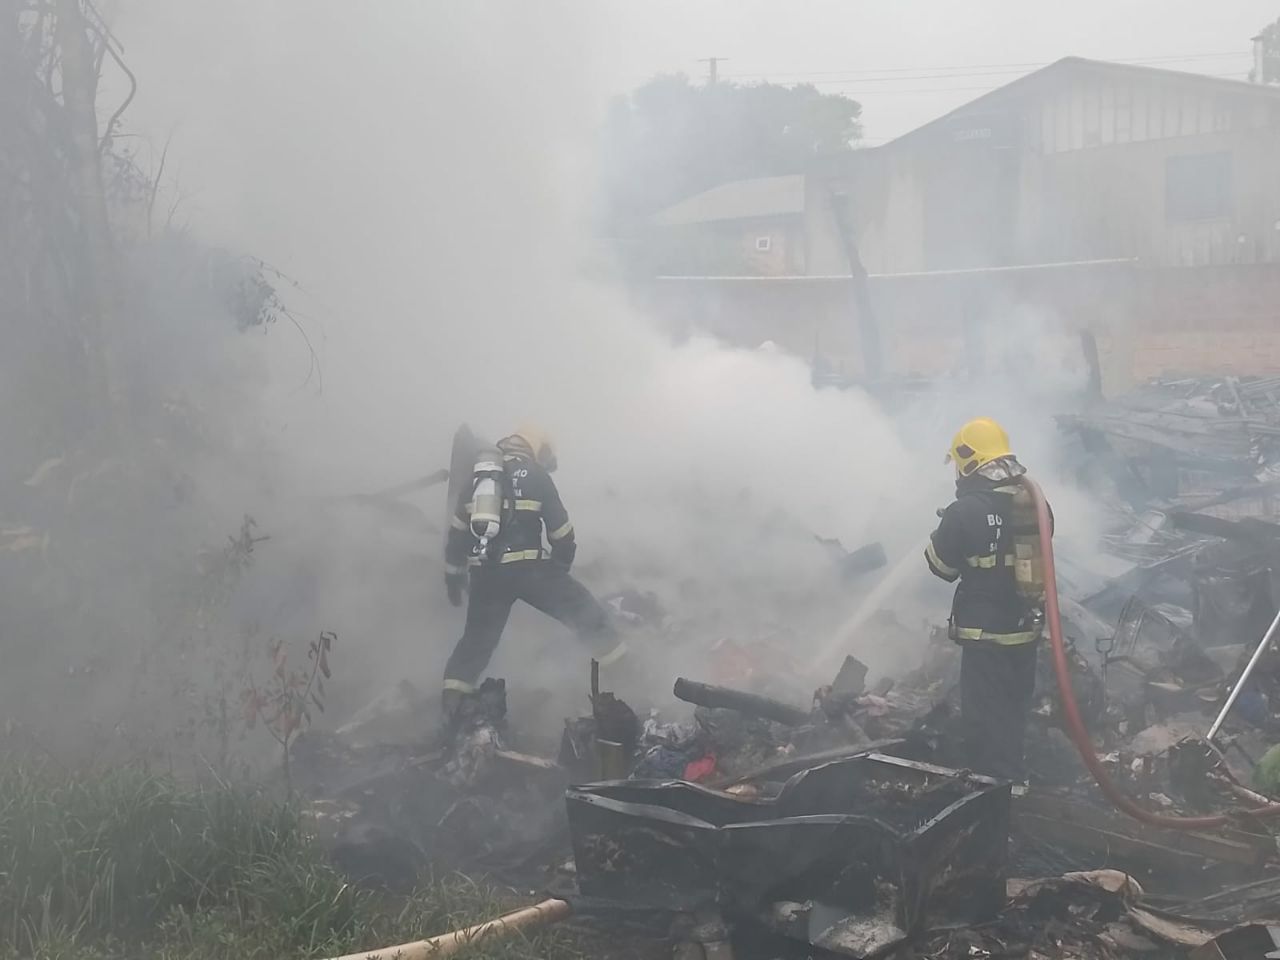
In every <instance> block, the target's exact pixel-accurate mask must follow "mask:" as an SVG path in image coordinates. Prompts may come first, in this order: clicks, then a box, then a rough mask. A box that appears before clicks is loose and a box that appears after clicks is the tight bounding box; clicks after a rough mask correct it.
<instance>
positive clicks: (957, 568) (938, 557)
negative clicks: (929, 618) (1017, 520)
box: [925, 475, 1042, 645]
mask: <svg viewBox="0 0 1280 960" xmlns="http://www.w3.org/2000/svg"><path fill="white" fill-rule="evenodd" d="M1019 487H1020V484H1019V483H1018V481H1017V479H1016V478H1010V479H1003V480H989V479H987V478H986V477H983V476H981V475H974V476H971V477H961V478H960V479H959V480H957V481H956V500H955V502H954V503H952V504H951V506H949V507H947V509H946V510H945V511H943V514H942V519H941V522H940V523H939V524H938V529H937V530H935V531H934V532H933V535H932V536H931V537H930V538H929V546H928V548H927V549H926V550H925V560H926V562H927V563H928V564H929V569H930V570H931V571H932V572H933V574H934V575H935V576H938V577H941V578H942V579H943V580H946V581H947V582H948V583H954V582H955V581H956V580H959V581H960V582H959V584H958V585H957V586H956V593H955V599H954V600H953V601H952V604H951V635H952V637H953V639H955V640H958V641H968V640H984V641H991V642H993V643H996V644H1002V645H1014V644H1020V643H1029V642H1031V641H1033V640H1035V639H1037V638H1038V637H1039V623H1040V621H1041V619H1042V611H1040V610H1039V609H1038V608H1037V607H1035V606H1033V605H1032V603H1031V602H1030V601H1029V600H1028V599H1027V598H1026V597H1024V596H1023V594H1022V593H1021V592H1020V591H1019V589H1018V582H1017V578H1016V576H1015V573H1014V544H1013V536H1014V526H1013V523H1014V521H1013V498H1014V495H1015V494H1016V493H1017V492H1018V490H1019Z"/></svg>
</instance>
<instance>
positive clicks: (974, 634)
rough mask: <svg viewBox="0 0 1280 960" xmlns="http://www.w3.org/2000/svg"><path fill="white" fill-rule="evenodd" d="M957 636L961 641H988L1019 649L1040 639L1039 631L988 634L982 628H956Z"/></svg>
mask: <svg viewBox="0 0 1280 960" xmlns="http://www.w3.org/2000/svg"><path fill="white" fill-rule="evenodd" d="M955 635H956V638H957V639H960V640H969V641H972V640H986V641H990V642H991V643H994V644H998V645H999V646H1002V647H1017V646H1021V645H1022V644H1024V643H1030V642H1031V641H1033V640H1036V639H1039V637H1040V631H1038V630H1021V631H1018V632H1017V633H988V632H987V631H986V630H983V629H982V628H981V627H956V629H955Z"/></svg>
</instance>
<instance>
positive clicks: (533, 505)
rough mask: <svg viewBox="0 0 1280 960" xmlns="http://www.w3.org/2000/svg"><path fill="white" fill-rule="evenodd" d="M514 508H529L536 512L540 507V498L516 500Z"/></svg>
mask: <svg viewBox="0 0 1280 960" xmlns="http://www.w3.org/2000/svg"><path fill="white" fill-rule="evenodd" d="M516 509H517V510H531V511H533V512H535V513H536V512H537V511H539V510H541V509H542V501H541V500H517V501H516Z"/></svg>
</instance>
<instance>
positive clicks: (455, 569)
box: [444, 563, 467, 574]
mask: <svg viewBox="0 0 1280 960" xmlns="http://www.w3.org/2000/svg"><path fill="white" fill-rule="evenodd" d="M444 572H445V573H448V574H455V573H466V572H467V568H466V567H465V566H462V565H459V564H456V563H446V564H445V565H444Z"/></svg>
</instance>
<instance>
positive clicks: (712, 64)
mask: <svg viewBox="0 0 1280 960" xmlns="http://www.w3.org/2000/svg"><path fill="white" fill-rule="evenodd" d="M728 59H729V58H728V57H703V58H702V59H701V60H699V61H698V62H699V63H705V64H706V65H707V86H708V87H714V86H715V85H716V79H717V78H718V76H719V73H718V71H717V69H716V68H717V66H719V65H720V64H722V63H725V62H726V61H728Z"/></svg>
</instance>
